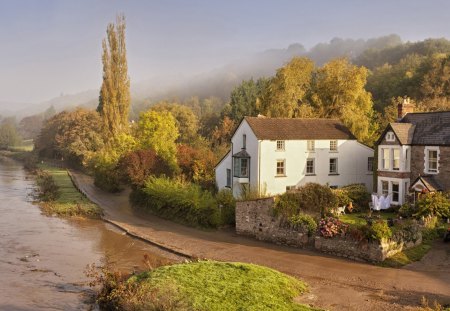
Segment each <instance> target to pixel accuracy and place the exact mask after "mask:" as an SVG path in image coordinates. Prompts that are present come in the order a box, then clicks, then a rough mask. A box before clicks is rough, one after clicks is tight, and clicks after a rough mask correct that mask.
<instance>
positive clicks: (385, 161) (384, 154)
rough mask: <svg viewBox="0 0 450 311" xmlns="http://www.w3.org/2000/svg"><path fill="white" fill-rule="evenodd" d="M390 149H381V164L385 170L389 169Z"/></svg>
mask: <svg viewBox="0 0 450 311" xmlns="http://www.w3.org/2000/svg"><path fill="white" fill-rule="evenodd" d="M389 154H390V152H389V149H387V148H386V149H385V148H383V149H381V165H382V167H383V169H384V170H388V169H389V158H390V157H389Z"/></svg>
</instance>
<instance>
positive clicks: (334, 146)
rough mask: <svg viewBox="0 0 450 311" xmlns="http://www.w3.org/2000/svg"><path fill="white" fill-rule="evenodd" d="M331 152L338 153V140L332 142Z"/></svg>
mask: <svg viewBox="0 0 450 311" xmlns="http://www.w3.org/2000/svg"><path fill="white" fill-rule="evenodd" d="M330 151H331V152H337V151H338V141H337V140H336V139H334V140H330Z"/></svg>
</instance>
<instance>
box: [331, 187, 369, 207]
mask: <svg viewBox="0 0 450 311" xmlns="http://www.w3.org/2000/svg"><path fill="white" fill-rule="evenodd" d="M339 190H341V191H344V192H345V194H346V195H347V196H348V197H349V198H350V200H351V201H352V202H353V204H354V205H355V207H356V208H358V209H359V210H366V209H368V207H369V202H370V201H371V197H370V193H369V192H367V189H366V187H365V186H364V185H363V184H351V185H348V186H344V187H342V188H340V189H339Z"/></svg>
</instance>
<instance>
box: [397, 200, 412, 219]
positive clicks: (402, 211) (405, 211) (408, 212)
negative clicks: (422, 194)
mask: <svg viewBox="0 0 450 311" xmlns="http://www.w3.org/2000/svg"><path fill="white" fill-rule="evenodd" d="M415 213H417V208H416V206H415V205H414V204H410V203H405V204H403V205H402V206H401V207H400V208H399V210H398V214H399V215H400V216H402V217H412V216H413V215H414V214H415Z"/></svg>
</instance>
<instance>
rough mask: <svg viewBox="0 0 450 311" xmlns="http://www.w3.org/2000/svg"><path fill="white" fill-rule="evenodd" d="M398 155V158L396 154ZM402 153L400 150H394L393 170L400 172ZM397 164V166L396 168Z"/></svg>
mask: <svg viewBox="0 0 450 311" xmlns="http://www.w3.org/2000/svg"><path fill="white" fill-rule="evenodd" d="M396 152H397V153H398V154H397V155H398V157H396V156H395V153H396ZM401 154H402V151H401V150H400V148H392V170H393V171H400V159H401ZM396 163H397V166H396Z"/></svg>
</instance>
